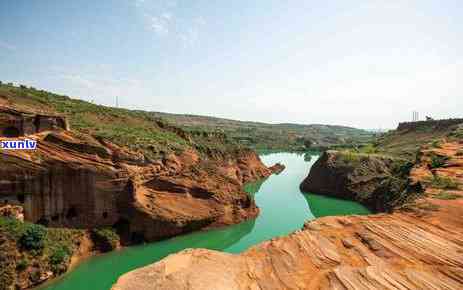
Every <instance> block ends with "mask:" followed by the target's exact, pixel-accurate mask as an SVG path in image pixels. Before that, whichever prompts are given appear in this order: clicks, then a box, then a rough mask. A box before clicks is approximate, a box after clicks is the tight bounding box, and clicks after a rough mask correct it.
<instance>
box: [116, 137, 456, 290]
mask: <svg viewBox="0 0 463 290" xmlns="http://www.w3.org/2000/svg"><path fill="white" fill-rule="evenodd" d="M462 152H463V142H461V141H460V142H444V143H443V144H441V145H440V147H439V148H433V149H425V150H423V152H422V155H421V157H420V159H419V161H418V163H417V164H416V166H415V167H414V168H413V169H412V170H411V173H410V178H411V180H412V181H413V182H415V183H420V184H423V186H424V188H425V194H424V195H423V196H422V197H421V198H420V199H418V200H417V201H416V202H415V203H414V204H412V205H409V206H408V207H403V208H402V209H401V210H397V211H395V212H394V213H390V214H385V213H381V214H376V215H367V216H346V217H324V218H320V219H316V220H314V221H310V222H307V223H306V224H305V225H304V227H303V228H302V229H301V230H299V231H296V232H294V233H293V234H291V235H289V236H286V237H281V238H275V239H272V240H270V241H267V242H264V243H261V244H259V245H257V246H255V247H253V248H251V249H249V250H247V251H246V252H243V253H241V254H238V255H233V254H226V253H221V252H216V251H210V250H203V249H193V250H192V249H190V250H185V251H182V252H180V253H177V254H174V255H170V256H168V257H167V258H165V259H163V260H161V261H160V262H158V263H155V264H152V265H149V266H147V267H144V268H140V269H137V270H134V271H132V272H129V273H127V274H125V275H123V276H121V277H120V278H119V280H118V281H117V283H116V284H115V285H114V286H113V289H112V290H132V289H148V290H149V289H189V290H199V289H262V290H263V289H455V290H457V289H462V287H463V235H462V232H463V188H462V186H463V153H462ZM435 154H438V155H439V156H443V157H445V158H444V159H441V160H445V161H442V162H441V163H439V164H440V165H439V166H437V167H436V164H435V162H433V156H435ZM329 157H330V153H328V154H326V155H325V158H327V159H329ZM322 158H323V157H322ZM333 158H334V157H333ZM323 162H326V160H325V161H323ZM380 164H383V162H381V163H380ZM433 164H434V165H433ZM378 166H380V165H378ZM378 168H381V167H378ZM330 172H331V173H333V172H336V171H330ZM381 172H382V171H379V172H378V173H381ZM341 176H343V175H341ZM433 176H434V177H433ZM436 177H437V178H440V179H437V180H440V182H435V178H436ZM321 178H325V180H326V177H323V176H322V177H321ZM329 180H331V179H329ZM442 180H446V181H445V182H443V181H442ZM366 181H367V184H368V183H369V182H371V181H370V179H367V180H366ZM344 184H346V183H344ZM373 184H376V183H373ZM327 186H330V185H327ZM336 186H339V185H335V186H334V187H332V188H327V190H328V191H330V190H332V189H337V188H338V187H336ZM366 188H369V186H367V187H366ZM338 192H341V193H343V194H349V195H350V194H353V193H355V191H352V190H351V189H343V188H341V189H339V191H338ZM198 273H201V274H200V275H199V274H198Z"/></svg>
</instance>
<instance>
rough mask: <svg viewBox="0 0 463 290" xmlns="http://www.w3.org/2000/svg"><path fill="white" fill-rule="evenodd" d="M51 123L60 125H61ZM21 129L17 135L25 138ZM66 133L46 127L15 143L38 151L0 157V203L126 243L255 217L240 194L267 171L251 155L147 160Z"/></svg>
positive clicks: (13, 115) (39, 219)
mask: <svg viewBox="0 0 463 290" xmlns="http://www.w3.org/2000/svg"><path fill="white" fill-rule="evenodd" d="M2 114H3V115H2V116H3V117H4V119H5V120H17V119H18V118H25V117H24V116H25V115H26V113H22V114H21V113H20V112H18V111H16V110H6V109H5V110H3V111H2ZM8 114H9V115H8ZM29 115H30V114H27V116H29ZM31 118H32V117H31ZM34 118H38V117H34ZM18 120H19V119H18ZM57 120H62V123H63V124H65V123H66V122H65V119H64V117H60V119H57ZM15 122H16V121H15ZM18 122H19V121H18ZM18 122H16V123H18ZM13 123H14V122H13ZM13 123H11V124H13ZM16 123H14V124H16ZM23 123H24V122H22V123H21V122H19V123H18V124H23ZM37 125H38V126H39V127H43V126H42V123H40V122H39V123H37ZM5 126H6V125H5ZM18 126H19V125H18ZM22 128H23V127H21V126H19V127H18V130H17V131H21V133H23V132H25V130H23V129H22ZM66 129H67V126H61V127H60V126H50V127H49V128H47V130H32V131H31V132H29V133H32V134H29V135H27V136H26V137H24V136H23V137H21V136H19V137H15V139H18V138H19V139H21V138H29V139H30V138H33V139H35V140H37V150H2V151H1V165H2V166H1V167H0V176H1V180H0V198H1V199H0V202H1V204H5V205H10V206H22V207H23V208H24V218H25V220H27V221H32V222H35V223H42V224H45V225H48V226H64V227H73V228H93V227H101V226H115V227H116V228H117V229H118V231H119V232H120V234H122V236H123V238H124V239H125V240H126V241H130V240H133V239H136V240H140V239H144V240H157V239H161V238H165V237H169V236H172V235H177V234H180V233H183V232H187V231H192V230H197V229H200V228H204V227H210V226H219V225H225V224H233V223H238V222H240V221H243V220H245V219H248V218H251V217H255V216H256V215H257V214H258V209H257V207H256V205H255V203H254V201H253V200H252V199H251V198H250V197H249V196H248V195H247V194H246V193H245V192H244V191H243V190H242V187H243V184H244V183H245V182H248V181H253V180H256V179H260V178H263V177H266V176H268V175H270V174H271V170H270V169H268V168H267V167H265V165H263V164H262V162H261V161H260V159H259V157H258V156H257V155H256V154H255V153H254V152H253V151H250V150H246V149H239V148H237V149H236V150H234V151H233V152H230V154H228V155H217V154H216V155H210V156H207V155H204V154H202V155H201V154H199V153H198V152H197V151H196V150H194V148H191V149H187V150H183V151H181V152H178V153H176V154H174V153H170V154H165V156H164V157H163V158H161V159H159V160H149V159H147V158H145V156H144V155H143V154H141V153H139V152H133V151H130V150H128V149H126V148H123V147H120V146H117V145H116V144H113V143H111V142H109V141H107V140H104V139H95V138H93V137H92V136H91V135H87V134H83V133H77V132H72V131H68V130H66ZM178 130H180V129H178ZM10 131H12V129H11V130H10ZM10 131H8V132H10ZM180 131H181V130H180ZM181 133H182V134H180V135H181V136H183V137H182V138H185V142H188V141H189V139H188V136H187V134H186V133H185V132H183V131H181ZM20 135H21V134H20ZM1 137H2V140H7V139H8V138H10V136H5V135H4V136H1ZM190 141H191V140H190Z"/></svg>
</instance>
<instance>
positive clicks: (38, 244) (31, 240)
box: [19, 224, 47, 251]
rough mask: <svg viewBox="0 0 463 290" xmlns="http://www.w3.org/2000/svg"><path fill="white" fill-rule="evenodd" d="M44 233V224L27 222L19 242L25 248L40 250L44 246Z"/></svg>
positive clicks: (45, 233) (45, 232)
mask: <svg viewBox="0 0 463 290" xmlns="http://www.w3.org/2000/svg"><path fill="white" fill-rule="evenodd" d="M46 235H47V231H46V228H45V227H44V226H41V225H36V224H29V225H28V227H27V228H26V230H25V232H24V234H23V235H22V236H21V238H20V240H19V243H20V244H21V246H22V247H23V248H24V249H26V250H37V251H40V250H42V249H43V247H44V244H45V237H46Z"/></svg>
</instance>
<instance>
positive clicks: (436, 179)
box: [428, 175, 458, 189]
mask: <svg viewBox="0 0 463 290" xmlns="http://www.w3.org/2000/svg"><path fill="white" fill-rule="evenodd" d="M428 182H429V183H430V184H431V186H432V187H434V188H440V189H458V183H457V182H456V181H455V180H453V179H452V178H450V177H447V176H438V175H434V176H433V177H432V178H430V179H429V180H428Z"/></svg>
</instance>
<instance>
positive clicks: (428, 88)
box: [0, 0, 463, 128]
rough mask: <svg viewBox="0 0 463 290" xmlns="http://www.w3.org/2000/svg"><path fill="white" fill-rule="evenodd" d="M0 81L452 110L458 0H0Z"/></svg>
mask: <svg viewBox="0 0 463 290" xmlns="http://www.w3.org/2000/svg"><path fill="white" fill-rule="evenodd" d="M0 80H2V81H4V82H10V81H11V82H14V83H23V84H27V85H32V86H35V87H37V88H44V89H47V90H51V91H54V92H58V93H62V94H67V95H70V96H73V97H78V98H81V99H85V100H92V101H94V102H95V103H99V104H105V105H114V104H115V96H119V104H120V105H121V106H124V107H127V108H137V109H145V110H154V111H166V112H174V113H189V114H204V115H213V116H219V117H226V118H233V119H240V120H255V121H265V122H272V123H277V122H293V123H306V124H309V123H326V124H342V125H350V126H355V127H361V128H392V127H395V126H396V125H397V122H399V121H404V120H408V119H411V116H412V113H411V112H412V111H413V110H417V111H419V112H420V114H421V116H422V117H424V115H431V116H433V117H435V118H446V117H456V116H463V109H462V108H463V1H461V0H452V1H450V0H449V1H447V0H440V1H438V0H435V1H428V0H416V1H413V0H383V1H375V0H369V1H354V0H350V1H344V0H339V1H332V0H327V1H318V0H317V1H309V0H307V1H296V0H294V1H293V0H281V1H277V0H254V1H251V0H240V1H238V0H233V1H226V0H223V1H210V0H198V1H194V0H183V1H182V0H111V1H109V0H106V1H103V0H99V1H93V0H92V1H90V0H89V1H84V0H81V1H78V0H76V1H61V0H55V1H51V0H40V1H30V0H1V1H0Z"/></svg>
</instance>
